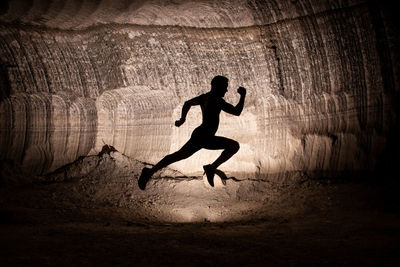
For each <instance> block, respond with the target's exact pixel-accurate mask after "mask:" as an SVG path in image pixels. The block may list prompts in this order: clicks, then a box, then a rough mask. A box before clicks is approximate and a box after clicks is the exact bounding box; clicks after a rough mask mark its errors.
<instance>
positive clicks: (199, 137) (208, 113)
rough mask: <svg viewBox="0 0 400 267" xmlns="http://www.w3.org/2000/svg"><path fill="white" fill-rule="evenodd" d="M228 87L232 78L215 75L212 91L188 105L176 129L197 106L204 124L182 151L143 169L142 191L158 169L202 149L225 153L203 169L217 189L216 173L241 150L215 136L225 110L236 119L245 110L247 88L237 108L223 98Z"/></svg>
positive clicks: (192, 100) (242, 92)
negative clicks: (220, 117) (215, 183)
mask: <svg viewBox="0 0 400 267" xmlns="http://www.w3.org/2000/svg"><path fill="white" fill-rule="evenodd" d="M227 88H228V78H226V77H224V76H215V77H214V78H213V79H212V81H211V90H210V92H208V93H205V94H202V95H200V96H197V97H195V98H192V99H190V100H188V101H186V102H185V103H184V105H183V107H182V115H181V118H180V119H179V120H177V121H176V122H175V126H177V127H179V126H181V125H182V124H183V123H184V122H185V120H186V115H187V113H188V111H189V109H190V107H192V106H196V105H200V107H201V112H202V115H203V122H202V123H201V125H200V126H199V127H197V128H196V129H194V131H193V133H192V136H191V137H190V139H189V141H187V143H186V144H185V145H183V147H182V148H181V149H180V150H178V151H177V152H175V153H172V154H170V155H167V156H165V157H164V158H163V159H162V160H161V161H160V162H158V163H157V164H156V165H154V166H153V168H151V169H150V168H143V170H142V173H141V175H140V178H139V180H138V184H139V188H140V189H142V190H144V189H145V188H146V184H147V182H148V181H149V179H150V178H151V176H152V175H153V174H154V173H155V172H157V171H158V170H161V169H162V168H164V167H166V166H168V165H170V164H172V163H174V162H177V161H180V160H183V159H186V158H188V157H190V156H191V155H193V154H194V153H195V152H197V151H199V150H200V149H202V148H205V149H212V150H217V149H223V150H224V151H223V152H222V153H221V155H220V156H219V157H218V158H217V159H216V160H215V161H214V162H213V163H212V164H210V165H205V166H203V169H204V172H205V174H206V175H207V180H208V182H209V183H210V185H211V186H214V174H215V170H216V169H217V168H218V166H220V165H221V164H222V163H224V162H225V161H227V160H228V159H229V158H231V157H232V156H233V155H234V154H235V153H236V152H237V151H238V150H239V143H238V142H236V141H234V140H232V139H229V138H226V137H221V136H215V133H216V132H217V130H218V125H219V114H220V113H221V110H223V111H225V112H227V113H229V114H232V115H236V116H239V115H240V113H241V112H242V110H243V106H244V99H245V97H246V89H245V88H243V87H239V88H238V90H237V92H238V93H239V94H240V100H239V103H238V104H237V105H236V106H233V105H231V104H229V103H227V102H225V100H224V99H223V97H224V96H225V93H226V92H227V91H228V90H227Z"/></svg>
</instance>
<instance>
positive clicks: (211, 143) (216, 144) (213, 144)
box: [203, 136, 236, 150]
mask: <svg viewBox="0 0 400 267" xmlns="http://www.w3.org/2000/svg"><path fill="white" fill-rule="evenodd" d="M235 144H236V141H234V140H232V139H229V138H226V137H222V136H212V137H210V138H209V139H208V140H207V141H206V142H205V143H204V146H203V147H204V148H205V149H212V150H218V149H226V148H229V147H230V146H233V145H235Z"/></svg>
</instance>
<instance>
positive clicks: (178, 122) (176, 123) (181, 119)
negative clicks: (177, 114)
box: [175, 118, 185, 127]
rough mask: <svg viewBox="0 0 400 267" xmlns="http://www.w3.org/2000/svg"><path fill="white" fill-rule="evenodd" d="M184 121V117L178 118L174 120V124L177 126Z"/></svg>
mask: <svg viewBox="0 0 400 267" xmlns="http://www.w3.org/2000/svg"><path fill="white" fill-rule="evenodd" d="M184 122H185V119H183V118H180V119H179V120H177V121H175V126H176V127H179V126H181V125H182V124H183V123H184Z"/></svg>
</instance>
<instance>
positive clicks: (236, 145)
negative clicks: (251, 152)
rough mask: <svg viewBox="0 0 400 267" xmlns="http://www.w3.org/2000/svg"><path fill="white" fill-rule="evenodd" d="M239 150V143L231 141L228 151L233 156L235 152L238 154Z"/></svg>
mask: <svg viewBox="0 0 400 267" xmlns="http://www.w3.org/2000/svg"><path fill="white" fill-rule="evenodd" d="M239 148H240V145H239V143H238V142H236V141H234V140H232V143H231V144H230V146H229V150H231V151H232V153H233V154H235V153H236V152H238V150H239Z"/></svg>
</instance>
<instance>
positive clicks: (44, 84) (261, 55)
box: [0, 1, 398, 177]
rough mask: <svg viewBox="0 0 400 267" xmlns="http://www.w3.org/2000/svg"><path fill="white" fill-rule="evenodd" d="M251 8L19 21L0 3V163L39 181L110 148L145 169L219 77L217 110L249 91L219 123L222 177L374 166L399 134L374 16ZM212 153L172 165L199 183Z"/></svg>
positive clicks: (290, 5) (101, 9) (63, 11)
mask: <svg viewBox="0 0 400 267" xmlns="http://www.w3.org/2000/svg"><path fill="white" fill-rule="evenodd" d="M261 2H262V1H247V2H244V1H243V3H240V2H239V1H238V2H237V3H238V4H237V5H238V6H232V7H231V9H229V12H228V11H225V12H222V11H223V10H225V8H229V7H228V5H226V3H225V4H223V3H222V4H215V5H217V6H213V4H212V2H211V1H204V2H199V3H197V2H196V3H194V2H184V1H181V2H180V1H177V4H176V5H175V4H173V3H172V2H171V3H169V4H166V5H162V4H161V2H157V1H151V2H150V1H143V2H139V3H138V2H136V3H135V4H129V5H128V9H126V11H124V12H122V11H121V10H122V9H124V7H122V6H121V7H117V8H115V9H111V10H110V9H109V7H110V5H111V4H110V3H109V2H107V1H102V2H99V4H95V3H94V2H90V1H84V2H83V4H82V5H77V6H76V7H75V6H74V4H73V3H75V2H72V1H66V2H65V3H64V5H63V6H58V4H60V2H57V1H55V2H51V4H50V2H48V4H47V6H46V8H45V7H44V6H43V5H44V4H43V5H37V4H34V5H33V6H29V5H27V6H25V9H18V10H19V11H18V12H17V11H16V10H17V9H16V7H17V3H19V4H18V5H20V4H21V3H20V2H18V1H16V2H10V3H9V4H8V5H9V8H8V11H6V12H3V13H2V15H1V22H2V24H1V26H0V54H1V75H0V79H1V80H0V82H1V83H0V84H1V86H2V90H1V91H2V93H1V102H0V112H1V113H0V116H1V118H0V123H1V127H0V132H1V135H0V152H1V154H0V155H1V156H0V159H2V160H5V159H8V160H13V161H16V162H19V163H21V164H22V166H23V167H24V168H26V169H27V170H29V171H31V172H34V173H46V172H50V171H52V170H55V169H56V168H58V167H60V166H62V165H64V164H67V163H69V162H72V161H73V160H75V159H77V158H78V157H79V156H84V155H88V154H90V153H97V152H98V151H99V150H100V149H101V147H102V146H103V145H104V144H109V145H112V146H114V147H115V148H116V149H117V150H118V151H120V152H122V153H124V154H125V155H128V156H130V157H133V158H135V159H138V160H141V161H145V162H150V163H156V162H157V161H158V160H159V159H161V157H162V156H164V155H166V154H167V153H170V152H174V151H175V150H177V149H179V148H180V147H181V146H182V145H183V144H184V143H185V142H186V141H187V139H188V138H189V136H190V133H191V131H192V130H193V129H194V128H195V127H196V126H197V125H199V124H200V122H201V113H200V109H199V108H193V109H192V110H191V111H190V113H189V116H188V119H187V122H186V123H185V124H184V125H183V126H182V127H180V128H176V127H174V126H173V123H174V121H175V120H176V119H178V118H179V116H180V110H181V107H182V104H183V102H184V101H185V100H187V99H189V98H191V97H194V96H196V95H198V94H201V93H205V92H207V91H208V90H209V88H210V81H211V79H212V77H213V76H215V75H218V74H221V75H225V76H227V77H228V78H229V79H230V87H229V92H228V93H227V95H226V100H227V101H228V102H231V103H233V104H236V102H237V101H238V95H237V94H236V88H237V87H238V86H244V87H246V88H247V89H248V94H247V99H246V104H245V109H244V111H243V113H242V115H241V116H240V117H233V116H229V115H222V116H221V126H220V130H219V132H218V134H219V135H224V136H227V137H230V138H233V139H235V140H237V141H238V142H239V143H240V145H241V149H240V151H239V152H238V154H237V155H235V156H234V157H233V158H232V159H231V160H230V161H229V162H227V163H226V164H224V165H223V166H221V167H222V169H224V170H226V171H228V172H232V173H236V174H237V175H240V174H243V175H246V176H247V177H248V176H249V175H251V176H254V175H256V176H264V175H268V174H273V173H285V172H290V171H307V172H308V171H309V172H314V171H326V172H335V173H341V172H343V171H353V170H355V171H358V170H360V171H365V170H367V171H368V170H375V169H376V168H378V167H379V166H380V164H381V163H380V160H381V161H385V159H386V158H387V157H388V156H390V155H391V154H390V153H391V152H390V147H392V145H393V143H392V142H393V141H392V139H390V138H389V137H388V136H389V135H390V134H391V133H393V132H396V131H397V128H396V127H398V124H397V117H396V116H397V114H396V104H397V99H396V96H397V94H398V87H396V86H395V82H396V80H395V79H394V75H393V71H394V70H396V68H395V67H394V66H393V65H392V61H391V59H392V57H391V53H392V52H393V50H390V40H387V39H383V40H382V36H383V37H387V36H385V35H384V31H382V29H381V28H380V27H382V25H381V24H382V23H383V20H382V19H381V17H380V13H379V12H378V11H377V10H374V9H373V6H371V5H368V4H364V3H363V2H362V1H353V3H352V4H348V5H346V6H343V4H334V3H333V2H332V3H329V4H328V3H327V2H324V1H276V4H274V5H276V6H271V5H272V4H271V2H270V1H268V3H267V2H265V3H261ZM42 3H47V2H46V1H43V2H42ZM235 3H236V2H235ZM278 3H279V4H278ZM338 3H339V2H338ZM191 6H193V7H196V8H198V9H196V8H195V9H189V8H188V7H191ZM211 7H212V8H213V9H211ZM214 7H215V8H214ZM300 7H301V8H300ZM173 8H176V10H177V11H174V13H171V12H173V11H172V10H175V9H173ZM23 10H24V11H23ZM56 10H57V12H56ZM74 10H75V11H74ZM124 10H125V9H124ZM144 10H146V11H144ZM179 10H185V11H186V12H189V13H190V14H187V13H185V12H178V11H179ZM189 10H191V11H189ZM196 10H198V12H197V11H196ZM200 10H201V12H200ZM210 10H213V12H214V13H213V12H211V13H210V12H208V11H210ZM73 11H74V12H73ZM230 11H232V12H230ZM278 11H279V12H278ZM243 12H244V13H243ZM246 12H247V13H246ZM128 14H129V16H128ZM171 14H173V15H171ZM219 14H223V15H219ZM246 14H247V15H246ZM248 14H251V16H250V15H248ZM207 16H209V17H207ZM211 17H213V18H214V20H212V19H210V18H211ZM189 18H190V19H189ZM17 19H18V23H15V21H16V20H17ZM20 22H24V23H28V25H23V24H20ZM98 23H104V24H108V25H97V24H98ZM125 23H129V24H125ZM132 23H135V24H143V25H142V26H140V25H133V24H132ZM93 25H97V26H93ZM171 25H175V26H171ZM87 26H90V27H89V28H87ZM189 26H190V27H189ZM193 26H195V27H193ZM392 54H393V53H392ZM389 152H390V153H389ZM218 154H219V152H215V151H212V152H209V151H200V152H199V153H197V154H196V155H195V156H194V157H193V158H190V159H188V160H185V161H182V162H179V163H177V164H175V165H173V166H172V167H174V168H176V169H178V170H180V171H182V172H184V173H185V174H187V175H189V174H194V173H198V172H199V171H201V166H202V165H203V164H206V163H209V162H210V161H213V159H214V158H215V157H217V156H218Z"/></svg>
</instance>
